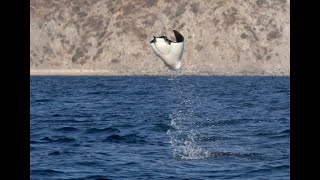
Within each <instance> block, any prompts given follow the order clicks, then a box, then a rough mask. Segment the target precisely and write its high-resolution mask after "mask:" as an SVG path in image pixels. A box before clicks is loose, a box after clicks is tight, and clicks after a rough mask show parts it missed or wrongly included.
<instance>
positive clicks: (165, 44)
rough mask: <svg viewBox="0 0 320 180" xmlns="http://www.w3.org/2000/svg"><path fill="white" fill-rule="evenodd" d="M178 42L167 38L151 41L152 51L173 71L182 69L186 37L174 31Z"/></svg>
mask: <svg viewBox="0 0 320 180" xmlns="http://www.w3.org/2000/svg"><path fill="white" fill-rule="evenodd" d="M173 32H174V36H175V37H176V41H172V40H170V39H168V38H167V36H160V37H155V36H153V40H152V41H150V44H151V48H152V50H153V51H154V52H155V53H156V55H157V56H159V57H160V59H161V60H162V61H163V62H164V64H165V65H166V66H167V67H168V68H169V69H172V70H177V69H180V67H181V65H182V62H181V61H182V54H183V47H184V37H183V36H182V35H181V34H180V33H179V32H178V31H176V30H173Z"/></svg>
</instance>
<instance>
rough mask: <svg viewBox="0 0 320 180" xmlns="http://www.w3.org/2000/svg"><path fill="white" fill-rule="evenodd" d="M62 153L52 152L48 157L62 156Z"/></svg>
mask: <svg viewBox="0 0 320 180" xmlns="http://www.w3.org/2000/svg"><path fill="white" fill-rule="evenodd" d="M60 154H61V153H60V152H59V151H52V152H50V153H49V154H48V155H49V156H56V155H60Z"/></svg>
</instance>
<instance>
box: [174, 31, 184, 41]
mask: <svg viewBox="0 0 320 180" xmlns="http://www.w3.org/2000/svg"><path fill="white" fill-rule="evenodd" d="M173 33H174V36H175V37H176V41H177V42H183V41H184V37H183V36H182V34H180V33H179V32H178V31H177V30H173Z"/></svg>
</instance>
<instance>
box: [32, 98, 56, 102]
mask: <svg viewBox="0 0 320 180" xmlns="http://www.w3.org/2000/svg"><path fill="white" fill-rule="evenodd" d="M50 101H53V100H52V99H37V100H34V101H33V102H50Z"/></svg>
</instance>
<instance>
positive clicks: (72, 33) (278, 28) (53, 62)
mask: <svg viewBox="0 0 320 180" xmlns="http://www.w3.org/2000/svg"><path fill="white" fill-rule="evenodd" d="M30 13H31V15H30V16H31V22H30V23H31V24H30V26H31V27H30V38H31V39H30V46H31V47H30V66H31V70H37V69H39V70H41V69H82V70H97V71H99V70H105V71H109V72H112V73H114V74H166V73H168V72H169V71H170V70H168V69H166V68H165V67H164V65H163V63H162V62H161V60H160V59H159V58H157V57H156V56H155V54H154V53H153V51H152V49H151V48H150V45H149V42H150V40H151V39H152V36H153V35H156V36H157V35H161V34H163V33H165V34H166V35H167V36H168V37H170V38H172V37H174V35H173V32H172V29H176V30H178V31H179V32H181V34H182V35H184V37H185V53H184V55H183V61H184V62H183V67H182V72H183V73H185V74H226V75H227V74H273V75H290V74H289V73H290V56H289V55H290V1H289V0H272V1H269V0H206V1H204V0H31V1H30Z"/></svg>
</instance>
